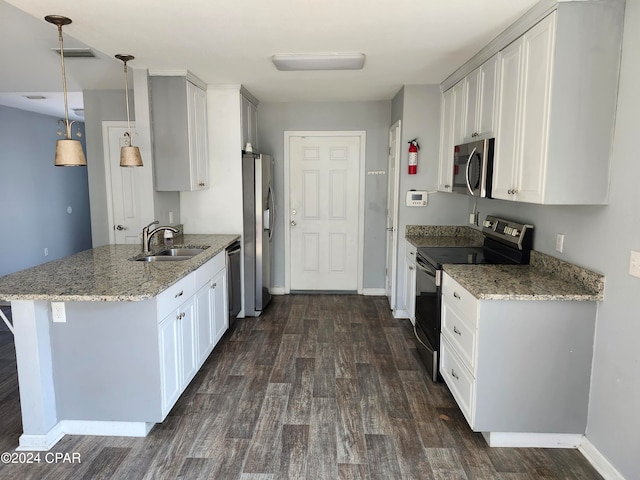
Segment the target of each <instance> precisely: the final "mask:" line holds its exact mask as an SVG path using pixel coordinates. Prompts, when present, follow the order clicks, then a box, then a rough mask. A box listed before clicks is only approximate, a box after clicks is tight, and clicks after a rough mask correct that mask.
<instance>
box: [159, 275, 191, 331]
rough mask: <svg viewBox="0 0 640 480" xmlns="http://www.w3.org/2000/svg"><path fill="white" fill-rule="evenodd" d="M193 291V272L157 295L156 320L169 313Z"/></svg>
mask: <svg viewBox="0 0 640 480" xmlns="http://www.w3.org/2000/svg"><path fill="white" fill-rule="evenodd" d="M195 293H196V288H195V274H193V273H190V274H189V275H187V276H186V277H184V278H182V279H180V280H178V281H177V282H176V283H174V284H173V285H171V286H170V287H169V288H167V289H166V290H165V291H164V292H162V293H161V294H160V295H158V297H157V299H158V304H157V305H158V320H162V319H163V318H164V317H166V316H167V315H169V313H171V311H172V310H175V309H176V308H178V307H179V306H180V305H181V304H182V303H184V302H185V301H186V300H188V299H189V297H191V296H193V294H195Z"/></svg>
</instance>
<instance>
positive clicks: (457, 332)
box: [453, 325, 462, 335]
mask: <svg viewBox="0 0 640 480" xmlns="http://www.w3.org/2000/svg"><path fill="white" fill-rule="evenodd" d="M453 333H455V334H458V335H462V332H461V331H460V330H458V327H456V326H455V325H454V326H453Z"/></svg>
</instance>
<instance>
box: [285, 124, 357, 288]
mask: <svg viewBox="0 0 640 480" xmlns="http://www.w3.org/2000/svg"><path fill="white" fill-rule="evenodd" d="M361 141H362V138H361V137H360V136H291V137H289V211H288V212H287V217H286V219H287V221H288V228H289V238H290V264H289V265H290V288H291V290H333V291H357V290H358V287H359V285H358V267H359V265H358V258H359V251H358V248H359V239H358V235H359V225H360V221H359V220H360V219H359V211H360V206H359V202H360V153H361V152H360V145H361Z"/></svg>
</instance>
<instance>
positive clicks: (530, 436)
mask: <svg viewBox="0 0 640 480" xmlns="http://www.w3.org/2000/svg"><path fill="white" fill-rule="evenodd" d="M482 436H483V437H484V439H485V440H486V441H487V443H488V444H489V446H490V447H513V448H578V447H579V446H580V443H581V442H582V438H583V435H582V434H579V433H576V434H573V433H522V432H482Z"/></svg>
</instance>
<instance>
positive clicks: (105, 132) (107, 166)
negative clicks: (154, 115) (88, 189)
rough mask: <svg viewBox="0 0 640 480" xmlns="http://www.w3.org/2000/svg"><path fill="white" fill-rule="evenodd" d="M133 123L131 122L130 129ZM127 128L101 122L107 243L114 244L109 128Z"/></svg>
mask: <svg viewBox="0 0 640 480" xmlns="http://www.w3.org/2000/svg"><path fill="white" fill-rule="evenodd" d="M134 125H135V123H134V122H131V126H132V128H133V127H134ZM111 127H115V128H127V122H126V121H122V120H104V121H103V122H102V151H103V160H104V178H105V182H104V183H105V186H106V190H107V217H108V222H109V243H110V244H114V243H116V233H115V229H114V228H115V222H114V218H113V193H112V192H111V158H110V157H109V128H111Z"/></svg>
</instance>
